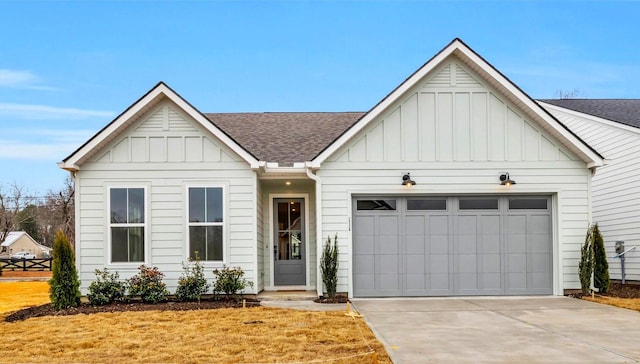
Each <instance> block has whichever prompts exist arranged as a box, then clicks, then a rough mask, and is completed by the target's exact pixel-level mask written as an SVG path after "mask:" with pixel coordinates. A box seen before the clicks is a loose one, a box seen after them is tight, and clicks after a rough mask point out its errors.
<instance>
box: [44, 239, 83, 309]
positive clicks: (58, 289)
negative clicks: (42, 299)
mask: <svg viewBox="0 0 640 364" xmlns="http://www.w3.org/2000/svg"><path fill="white" fill-rule="evenodd" d="M75 261H76V258H75V254H74V253H73V248H71V243H70V242H69V239H67V237H66V236H65V235H64V233H63V232H62V231H61V230H58V232H57V233H56V238H55V240H54V242H53V262H52V270H53V276H52V278H51V280H49V297H50V298H51V305H52V306H53V308H54V309H55V310H61V309H63V308H69V307H78V305H80V280H79V278H78V272H77V271H76V265H75Z"/></svg>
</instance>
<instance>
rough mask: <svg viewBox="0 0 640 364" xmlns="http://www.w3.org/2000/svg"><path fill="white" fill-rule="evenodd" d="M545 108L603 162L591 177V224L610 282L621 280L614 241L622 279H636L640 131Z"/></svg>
mask: <svg viewBox="0 0 640 364" xmlns="http://www.w3.org/2000/svg"><path fill="white" fill-rule="evenodd" d="M545 106H546V107H547V108H548V110H549V111H550V112H551V113H552V114H553V115H554V116H556V117H557V118H558V119H559V120H560V121H562V122H563V123H564V124H565V125H567V126H568V127H569V128H570V129H571V130H573V131H574V132H575V133H576V134H578V135H579V136H580V137H581V138H582V139H583V140H585V141H586V142H587V143H589V144H590V145H591V146H593V147H594V148H595V149H596V150H598V152H600V153H601V154H602V155H603V156H604V157H605V158H606V159H607V164H606V165H605V166H604V167H600V168H598V170H597V172H596V174H595V176H594V177H593V187H592V189H593V197H592V209H593V222H596V223H598V226H599V228H600V232H601V233H602V235H603V237H604V242H605V249H606V251H607V257H608V262H609V274H610V276H611V278H612V279H620V278H621V267H620V260H619V259H614V258H613V257H614V256H615V242H616V241H618V240H621V241H624V242H625V248H627V249H628V248H631V247H632V246H636V247H637V248H636V249H635V250H632V251H630V252H629V253H627V256H626V261H625V269H626V278H627V279H629V280H640V204H638V201H640V169H638V167H637V166H638V160H639V157H638V156H640V129H638V128H634V127H630V126H626V125H622V124H619V123H616V122H612V121H609V120H604V119H600V118H597V117H593V116H590V115H586V114H583V113H579V112H574V111H571V110H566V109H561V108H559V107H554V106H552V105H551V106H547V105H546V104H545Z"/></svg>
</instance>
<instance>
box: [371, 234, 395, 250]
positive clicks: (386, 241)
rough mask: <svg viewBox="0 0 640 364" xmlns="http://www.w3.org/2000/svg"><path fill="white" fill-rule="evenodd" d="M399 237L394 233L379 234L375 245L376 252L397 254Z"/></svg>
mask: <svg viewBox="0 0 640 364" xmlns="http://www.w3.org/2000/svg"><path fill="white" fill-rule="evenodd" d="M399 244H400V242H399V237H398V236H396V235H380V236H379V237H378V244H377V246H376V253H378V254H398V252H399V250H398V248H399V246H398V245H399Z"/></svg>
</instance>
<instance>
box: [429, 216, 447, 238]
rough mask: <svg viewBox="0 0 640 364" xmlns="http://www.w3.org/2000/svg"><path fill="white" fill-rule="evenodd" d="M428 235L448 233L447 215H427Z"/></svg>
mask: <svg viewBox="0 0 640 364" xmlns="http://www.w3.org/2000/svg"><path fill="white" fill-rule="evenodd" d="M429 235H431V236H438V235H441V236H442V235H444V236H446V235H449V216H446V215H445V216H429Z"/></svg>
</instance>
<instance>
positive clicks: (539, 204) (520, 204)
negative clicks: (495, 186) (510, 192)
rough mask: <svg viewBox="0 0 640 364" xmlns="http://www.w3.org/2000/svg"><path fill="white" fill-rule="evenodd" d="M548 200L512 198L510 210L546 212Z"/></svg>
mask: <svg viewBox="0 0 640 364" xmlns="http://www.w3.org/2000/svg"><path fill="white" fill-rule="evenodd" d="M546 209H547V198H546V197H545V198H510V199H509V210H546Z"/></svg>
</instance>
